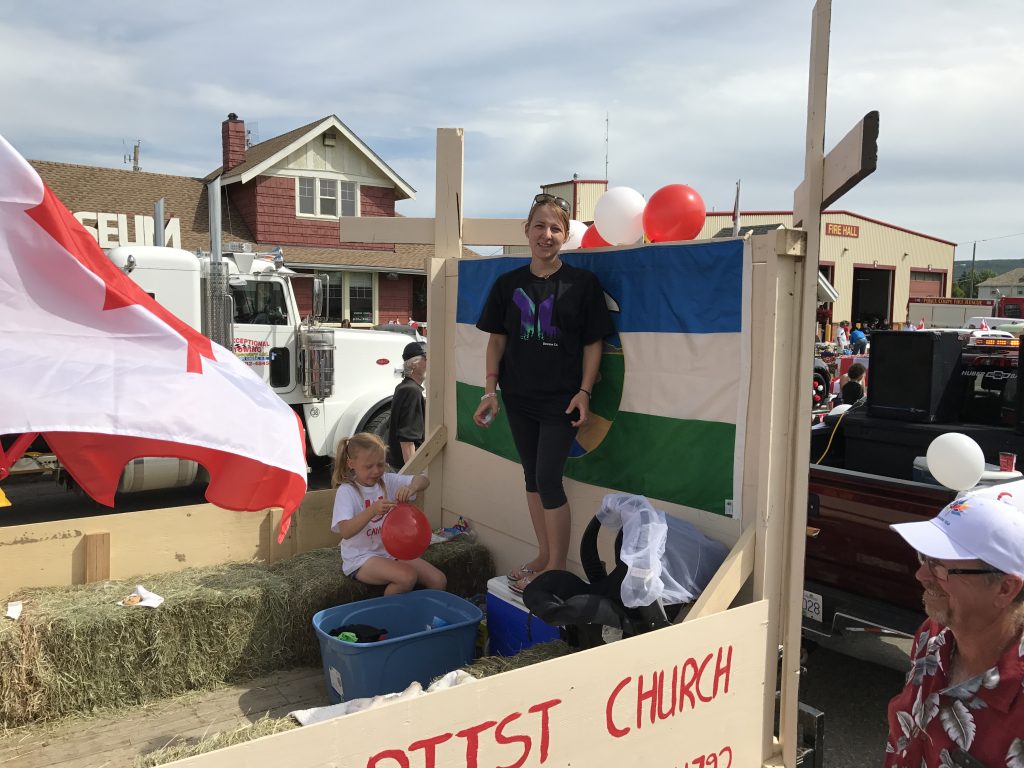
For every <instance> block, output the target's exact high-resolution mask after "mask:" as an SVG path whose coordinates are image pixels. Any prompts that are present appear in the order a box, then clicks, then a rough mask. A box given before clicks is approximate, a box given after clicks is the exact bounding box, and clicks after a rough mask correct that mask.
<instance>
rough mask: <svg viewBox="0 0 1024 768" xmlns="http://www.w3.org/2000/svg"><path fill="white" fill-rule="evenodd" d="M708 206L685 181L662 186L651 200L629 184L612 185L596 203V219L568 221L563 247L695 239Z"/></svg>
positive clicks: (592, 246)
mask: <svg viewBox="0 0 1024 768" xmlns="http://www.w3.org/2000/svg"><path fill="white" fill-rule="evenodd" d="M705 214H706V209H705V207H704V200H703V199H702V198H701V196H700V195H699V194H697V191H696V190H695V189H693V188H692V187H688V186H686V185H685V184H669V185H668V186H666V187H662V188H661V189H659V190H658V191H657V192H655V193H654V194H653V195H651V199H650V200H644V196H643V195H641V194H640V193H639V192H637V191H636V190H635V189H631V188H630V187H612V188H611V189H609V190H608V191H607V192H605V193H604V194H603V195H601V197H599V198H598V200H597V205H595V206H594V223H593V224H591V225H590V226H589V227H588V226H587V225H586V224H583V223H582V222H580V221H576V220H573V221H571V222H569V237H568V238H567V239H566V241H565V245H563V246H562V250H563V251H569V250H573V249H574V248H601V247H602V246H606V245H632V244H633V243H636V242H639V241H640V240H641V238H645V239H646V240H647V242H651V243H665V242H671V241H674V240H692V239H693V238H694V237H696V236H697V233H698V232H700V230H701V227H703V226H704V218H705Z"/></svg>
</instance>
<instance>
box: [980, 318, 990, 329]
mask: <svg viewBox="0 0 1024 768" xmlns="http://www.w3.org/2000/svg"><path fill="white" fill-rule="evenodd" d="M978 329H979V330H982V331H987V330H988V323H986V322H985V318H982V319H981V323H980V324H979V325H978Z"/></svg>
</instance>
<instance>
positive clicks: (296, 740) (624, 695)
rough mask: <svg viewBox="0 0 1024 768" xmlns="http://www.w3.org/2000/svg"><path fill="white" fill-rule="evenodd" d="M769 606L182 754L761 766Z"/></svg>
mask: <svg viewBox="0 0 1024 768" xmlns="http://www.w3.org/2000/svg"><path fill="white" fill-rule="evenodd" d="M766 616H767V606H766V604H765V603H763V602H761V603H754V604H751V605H745V606H743V607H741V608H734V609H732V610H729V611H724V612H722V613H718V614H715V615H713V616H708V617H707V618H704V619H700V620H697V621H693V622H687V623H685V624H679V625H676V626H673V627H669V628H667V629H662V630H659V631H657V632H650V633H647V634H644V635H640V636H637V637H632V638H629V639H628V640H623V641H620V642H617V643H610V644H608V645H604V646H601V647H599V648H594V649H591V650H587V651H582V652H579V653H574V654H571V655H569V656H565V657H562V658H560V659H557V660H554V661H549V662H545V663H541V664H535V665H533V666H530V667H525V668H522V669H517V670H514V671H511V672H505V673H503V674H501V675H496V676H493V677H489V678H485V679H483V680H479V681H477V682H474V683H470V684H467V685H461V686H457V687H455V688H449V689H447V690H443V691H436V692H434V693H431V694H428V695H426V696H421V697H417V698H413V699H408V700H406V701H399V702H395V703H392V704H389V705H387V706H384V707H381V708H379V709H370V710H365V711H363V712H356V713H354V714H351V715H347V716H345V717H341V718H337V719H334V720H330V721H327V722H323V723H319V724H317V725H311V726H307V727H305V728H301V729H298V730H295V731H288V732H285V733H280V734H276V735H274V736H268V737H266V738H263V739H258V740H256V741H252V742H247V743H244V744H239V745H236V746H234V747H228V748H227V749H223V750H220V751H218V752H214V753H210V754H206V755H199V756H196V757H193V758H187V759H185V760H181V761H179V762H178V763H175V764H174V765H176V766H178V768H212V767H213V766H216V768H270V767H271V766H274V767H275V768H276V766H279V765H289V766H293V767H294V768H313V767H314V766H319V767H326V766H376V768H390V766H400V765H415V766H420V765H424V764H428V765H443V766H446V768H455V767H457V766H463V765H465V766H469V765H509V764H511V763H516V764H525V765H540V764H547V765H645V764H650V765H682V764H683V763H684V762H687V761H689V763H690V765H696V764H698V763H697V762H696V760H697V758H698V757H701V758H705V759H702V760H701V763H699V764H704V763H705V762H706V756H707V755H712V754H713V755H715V757H716V764H718V765H725V763H726V762H728V761H729V760H728V758H731V763H730V764H731V765H735V766H752V765H760V764H761V745H760V734H759V733H758V732H757V731H756V730H755V729H751V728H739V727H737V723H749V722H751V721H752V720H756V718H757V716H758V714H759V713H760V711H761V695H762V687H763V685H764V681H763V680H764V679H763V672H764V670H763V662H762V656H763V647H764V644H765V641H766V629H765V627H766V622H765V620H766ZM726 679H727V683H726ZM680 691H682V692H680ZM677 694H678V695H677ZM659 707H660V708H659ZM499 734H501V735H500V736H499ZM513 740H514V741H513ZM427 754H429V755H432V757H433V760H427V759H426V758H425V755H427ZM719 756H721V757H719ZM517 758H518V759H517Z"/></svg>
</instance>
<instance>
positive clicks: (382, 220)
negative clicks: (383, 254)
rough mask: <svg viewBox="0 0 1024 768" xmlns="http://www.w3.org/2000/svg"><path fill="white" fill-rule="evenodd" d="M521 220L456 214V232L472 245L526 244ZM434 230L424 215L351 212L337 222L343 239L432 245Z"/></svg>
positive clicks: (432, 222)
mask: <svg viewBox="0 0 1024 768" xmlns="http://www.w3.org/2000/svg"><path fill="white" fill-rule="evenodd" d="M442 130H445V129H442ZM460 199H461V198H460ZM460 216H461V211H460ZM523 221H524V220H521V219H463V218H460V219H459V222H458V223H459V227H460V229H459V232H458V236H459V238H460V239H461V240H462V242H463V243H470V244H473V245H526V235H525V234H524V232H523ZM435 233H436V219H427V218H416V219H414V218H406V217H395V218H390V217H383V216H367V217H359V216H354V217H349V218H344V219H342V223H341V240H342V242H345V243H402V244H420V245H433V244H434V242H435V240H434V237H435Z"/></svg>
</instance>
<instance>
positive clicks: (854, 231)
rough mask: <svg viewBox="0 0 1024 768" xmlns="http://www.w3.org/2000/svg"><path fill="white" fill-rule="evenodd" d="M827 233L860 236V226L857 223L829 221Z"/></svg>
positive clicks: (840, 235) (839, 235)
mask: <svg viewBox="0 0 1024 768" xmlns="http://www.w3.org/2000/svg"><path fill="white" fill-rule="evenodd" d="M825 234H826V235H835V236H836V237H860V227H859V226H857V225H856V224H835V223H829V224H826V225H825Z"/></svg>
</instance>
